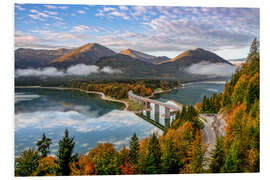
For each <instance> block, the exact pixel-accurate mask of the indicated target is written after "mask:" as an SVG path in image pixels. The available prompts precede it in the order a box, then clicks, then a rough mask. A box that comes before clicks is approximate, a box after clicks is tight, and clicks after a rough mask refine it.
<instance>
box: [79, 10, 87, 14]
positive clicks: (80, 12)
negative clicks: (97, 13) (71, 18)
mask: <svg viewBox="0 0 270 180" xmlns="http://www.w3.org/2000/svg"><path fill="white" fill-rule="evenodd" d="M77 13H79V14H85V13H86V12H85V11H83V10H78V11H77Z"/></svg>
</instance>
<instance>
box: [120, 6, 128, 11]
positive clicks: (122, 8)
mask: <svg viewBox="0 0 270 180" xmlns="http://www.w3.org/2000/svg"><path fill="white" fill-rule="evenodd" d="M119 9H121V10H123V11H127V10H128V7H127V6H119Z"/></svg>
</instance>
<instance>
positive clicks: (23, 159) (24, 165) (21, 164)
mask: <svg viewBox="0 0 270 180" xmlns="http://www.w3.org/2000/svg"><path fill="white" fill-rule="evenodd" d="M39 159H40V156H39V154H38V152H37V151H35V150H34V149H33V148H31V149H26V150H23V151H22V153H21V154H20V156H19V157H17V158H16V160H15V175H16V176H30V175H31V174H32V173H33V172H35V171H36V169H37V167H38V161H39Z"/></svg>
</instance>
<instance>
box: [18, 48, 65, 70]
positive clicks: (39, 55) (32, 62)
mask: <svg viewBox="0 0 270 180" xmlns="http://www.w3.org/2000/svg"><path fill="white" fill-rule="evenodd" d="M69 51H70V50H69V49H64V48H61V49H57V50H37V49H27V48H19V49H17V50H16V51H15V69H25V68H39V67H43V66H46V65H48V63H49V62H50V61H51V60H53V59H55V58H58V57H60V56H63V55H64V54H66V53H67V52H69Z"/></svg>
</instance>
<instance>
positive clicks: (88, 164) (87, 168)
mask: <svg viewBox="0 0 270 180" xmlns="http://www.w3.org/2000/svg"><path fill="white" fill-rule="evenodd" d="M70 169H71V173H70V175H72V176H78V175H94V174H95V173H94V163H93V162H92V161H91V160H90V159H89V157H88V156H86V155H81V156H80V157H79V159H78V161H73V162H72V163H71V165H70Z"/></svg>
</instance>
